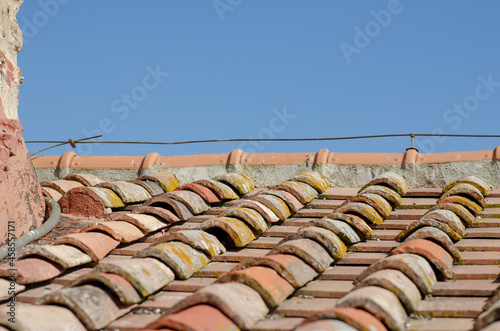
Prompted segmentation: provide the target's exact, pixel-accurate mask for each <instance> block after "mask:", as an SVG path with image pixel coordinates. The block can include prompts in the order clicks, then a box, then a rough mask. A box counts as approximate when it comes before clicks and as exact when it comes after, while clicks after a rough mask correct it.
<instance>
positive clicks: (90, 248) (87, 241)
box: [54, 232, 120, 262]
mask: <svg viewBox="0 0 500 331" xmlns="http://www.w3.org/2000/svg"><path fill="white" fill-rule="evenodd" d="M54 244H56V245H59V244H69V245H73V246H76V247H78V248H80V249H81V250H82V251H84V252H85V253H86V254H88V255H89V256H90V257H91V258H92V261H94V262H99V261H100V260H102V259H103V258H104V257H105V256H106V255H107V254H108V253H109V252H111V251H112V250H113V249H114V248H116V247H117V246H118V244H120V241H119V240H116V239H114V238H112V237H111V236H108V235H107V234H104V233H100V232H80V233H72V234H68V235H65V236H62V237H58V238H57V239H56V240H55V241H54Z"/></svg>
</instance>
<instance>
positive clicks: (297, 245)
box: [269, 239, 333, 273]
mask: <svg viewBox="0 0 500 331" xmlns="http://www.w3.org/2000/svg"><path fill="white" fill-rule="evenodd" d="M273 254H291V255H295V256H297V257H300V258H301V259H302V260H304V261H305V262H306V263H307V264H309V266H311V267H312V268H313V269H314V270H316V272H318V273H321V272H323V271H325V269H326V268H328V267H329V266H330V264H332V263H333V258H332V257H331V256H330V254H328V252H327V251H326V249H324V248H323V246H321V245H320V244H318V243H317V242H315V241H313V240H310V239H295V240H290V241H286V242H284V243H282V244H280V245H278V246H276V247H274V249H273V250H272V251H271V252H269V255H273Z"/></svg>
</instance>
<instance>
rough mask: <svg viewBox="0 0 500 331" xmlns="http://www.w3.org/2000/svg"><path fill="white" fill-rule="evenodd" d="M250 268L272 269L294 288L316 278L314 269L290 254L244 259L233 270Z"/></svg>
mask: <svg viewBox="0 0 500 331" xmlns="http://www.w3.org/2000/svg"><path fill="white" fill-rule="evenodd" d="M251 266H266V267H269V268H272V269H274V270H275V271H276V272H277V273H278V274H279V275H280V276H281V277H283V278H284V279H286V280H287V281H288V282H289V283H290V284H291V285H292V286H293V287H295V288H298V287H302V286H303V285H304V284H306V283H308V282H309V281H311V280H312V279H313V278H314V277H316V276H317V273H316V272H315V271H314V269H313V268H311V267H310V266H309V265H308V264H307V263H305V262H304V261H303V260H301V259H300V258H298V257H296V256H294V255H290V254H275V255H267V256H265V257H257V258H251V259H245V260H243V261H242V262H241V263H240V264H238V265H237V266H236V267H235V268H234V269H233V270H241V269H244V268H248V267H251Z"/></svg>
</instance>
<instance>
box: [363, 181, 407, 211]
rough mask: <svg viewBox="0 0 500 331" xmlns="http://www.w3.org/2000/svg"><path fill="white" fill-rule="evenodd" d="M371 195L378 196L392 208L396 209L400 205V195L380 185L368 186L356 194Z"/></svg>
mask: <svg viewBox="0 0 500 331" xmlns="http://www.w3.org/2000/svg"><path fill="white" fill-rule="evenodd" d="M365 193H372V194H378V195H380V196H381V197H382V198H384V199H385V200H387V201H388V202H389V203H390V204H391V205H392V206H393V207H397V206H399V205H400V204H401V195H399V193H398V192H396V191H395V190H393V189H390V188H388V187H386V186H382V185H370V186H366V187H365V188H363V189H361V190H359V192H358V194H365Z"/></svg>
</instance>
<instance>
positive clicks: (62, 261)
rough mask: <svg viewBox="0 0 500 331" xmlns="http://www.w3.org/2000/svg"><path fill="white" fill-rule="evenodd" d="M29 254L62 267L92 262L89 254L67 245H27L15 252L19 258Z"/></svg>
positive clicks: (66, 267)
mask: <svg viewBox="0 0 500 331" xmlns="http://www.w3.org/2000/svg"><path fill="white" fill-rule="evenodd" d="M29 256H38V257H41V258H45V259H47V260H50V261H52V262H54V263H56V264H58V265H60V266H62V267H63V268H64V269H68V268H72V267H75V266H78V265H82V264H86V263H89V262H92V259H91V258H90V256H89V255H87V254H85V253H83V252H82V251H81V250H80V249H78V248H75V247H74V246H69V245H63V244H61V245H28V246H24V247H23V248H21V249H20V250H19V251H18V253H17V258H18V259H19V260H21V259H24V258H26V257H29Z"/></svg>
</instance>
